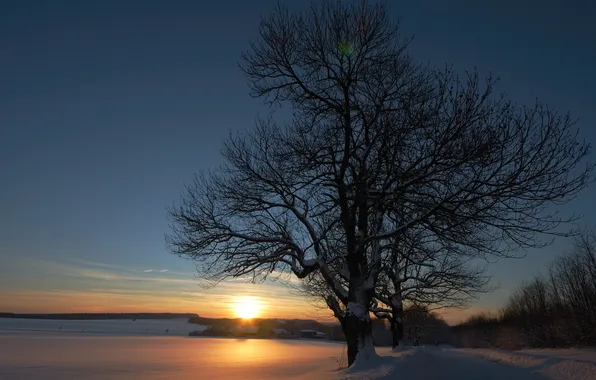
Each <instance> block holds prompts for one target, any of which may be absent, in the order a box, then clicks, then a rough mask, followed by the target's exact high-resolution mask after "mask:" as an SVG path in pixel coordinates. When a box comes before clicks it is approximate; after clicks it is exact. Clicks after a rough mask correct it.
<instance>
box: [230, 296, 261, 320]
mask: <svg viewBox="0 0 596 380" xmlns="http://www.w3.org/2000/svg"><path fill="white" fill-rule="evenodd" d="M261 306H262V305H261V302H259V300H258V299H257V298H255V297H238V298H237V299H236V301H235V302H234V312H235V313H236V316H238V318H242V319H252V318H256V317H258V316H259V312H260V310H261Z"/></svg>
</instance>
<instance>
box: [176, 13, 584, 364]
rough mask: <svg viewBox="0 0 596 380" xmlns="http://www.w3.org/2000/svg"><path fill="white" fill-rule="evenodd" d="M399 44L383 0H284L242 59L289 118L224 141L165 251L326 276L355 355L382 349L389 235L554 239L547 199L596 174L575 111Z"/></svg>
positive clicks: (216, 272) (477, 241) (461, 242)
mask: <svg viewBox="0 0 596 380" xmlns="http://www.w3.org/2000/svg"><path fill="white" fill-rule="evenodd" d="M406 45H407V40H404V39H403V38H400V36H399V33H398V26H397V25H396V24H395V23H393V22H392V21H391V20H390V18H389V15H388V13H387V10H386V8H385V7H384V6H383V5H382V4H374V5H369V4H367V3H366V2H365V1H363V2H359V3H346V2H343V1H329V2H324V3H322V4H321V5H316V6H313V7H312V9H311V10H310V11H308V12H304V13H295V14H292V13H289V12H288V11H287V10H286V9H284V8H283V7H281V6H280V7H279V8H278V9H277V10H276V11H274V12H273V13H272V14H271V15H270V16H269V17H267V18H264V19H263V20H262V22H261V27H260V38H259V40H258V41H257V42H255V43H253V44H251V48H250V50H249V51H248V52H247V53H245V54H244V56H243V63H242V65H241V67H242V69H243V70H244V72H245V73H246V75H247V77H248V79H249V83H250V85H251V88H252V94H253V95H254V96H257V97H263V98H264V99H266V101H267V102H269V103H271V104H278V103H279V104H285V105H287V106H289V107H291V109H292V110H293V115H294V117H293V119H292V121H291V122H290V123H289V124H288V125H286V126H280V125H277V124H276V123H275V122H274V121H273V120H265V121H259V122H258V123H257V125H256V127H255V128H254V129H252V130H250V131H248V132H247V133H245V134H240V135H237V136H232V137H230V138H229V139H228V140H227V142H226V144H225V145H224V149H223V155H224V158H225V164H224V165H223V166H222V167H220V168H218V169H216V170H214V171H211V172H209V173H206V174H202V175H197V176H196V178H195V180H194V181H193V182H192V183H191V184H190V185H188V186H187V187H186V191H185V193H184V194H183V199H182V204H181V205H179V206H178V207H175V208H172V209H171V210H170V216H171V220H172V230H173V232H172V233H171V234H170V235H169V236H168V237H167V242H168V245H169V249H170V250H171V252H173V253H175V254H179V255H183V256H186V257H190V258H192V259H194V260H197V261H198V263H199V265H198V269H199V272H200V274H202V275H203V276H204V277H205V278H209V279H213V280H215V281H220V280H223V279H225V278H228V277H237V276H246V275H251V276H252V278H253V280H255V281H256V280H259V279H263V278H265V277H267V276H268V275H269V274H271V273H272V272H274V271H275V272H279V271H282V272H284V271H286V272H291V273H293V274H294V275H296V276H298V277H299V278H305V277H307V276H309V275H311V274H314V273H315V272H316V273H318V274H319V275H320V276H321V277H322V278H323V279H324V280H325V283H326V284H327V286H328V289H329V292H330V294H331V295H332V296H333V297H335V299H336V300H337V301H338V303H339V304H340V310H342V312H343V316H342V318H343V322H342V325H343V326H344V333H345V335H346V340H347V346H348V363H349V365H352V364H353V363H354V362H355V361H360V360H363V361H364V360H368V359H369V358H371V357H372V356H374V355H375V351H374V347H373V343H372V335H371V319H370V313H369V312H370V307H371V305H372V303H373V299H374V296H375V288H376V284H377V280H378V277H379V275H380V273H381V270H382V265H383V255H384V254H385V252H386V251H387V248H385V246H386V245H387V244H392V239H395V238H398V239H399V238H400V237H401V236H405V235H407V232H408V231H411V230H413V229H423V230H426V231H430V232H432V233H433V234H434V235H435V236H437V237H439V238H440V240H441V241H442V242H445V243H447V242H449V244H451V245H452V246H454V247H455V246H457V247H469V248H471V249H475V250H477V251H478V252H482V253H483V254H487V255H488V254H502V253H503V252H513V251H514V250H515V249H516V248H519V247H528V246H536V245H540V244H545V243H547V242H544V241H542V240H541V239H539V237H538V235H537V233H559V231H558V230H557V227H558V226H559V224H560V223H561V222H565V221H567V220H568V219H565V218H562V217H560V216H559V215H558V214H556V213H553V212H550V211H551V210H550V209H548V208H547V206H549V205H550V204H552V203H558V204H562V203H565V202H566V201H568V200H569V199H571V198H573V196H574V195H575V194H577V192H579V191H580V190H581V189H583V188H584V187H585V185H586V184H587V182H588V179H589V175H588V174H589V172H590V171H591V167H586V168H580V167H578V164H580V163H581V162H582V159H583V158H584V156H586V154H587V153H588V150H589V147H588V146H587V145H586V144H580V143H578V142H577V139H576V136H575V133H574V132H573V131H572V127H573V122H572V120H571V119H570V118H569V117H561V116H559V115H558V114H557V113H556V112H555V111H554V110H551V109H549V108H547V107H544V106H541V105H536V106H535V107H532V108H518V107H516V106H515V105H513V104H512V103H510V102H508V101H506V100H505V99H504V98H503V97H496V98H495V97H494V96H493V95H492V83H493V82H492V80H487V81H486V83H485V84H483V85H481V83H480V81H479V79H478V76H477V75H469V76H468V77H466V78H465V79H464V80H460V79H459V78H458V77H457V76H455V75H454V74H453V73H452V72H451V71H450V70H445V71H437V70H430V69H427V68H425V67H421V66H418V65H415V64H414V63H413V61H412V60H411V59H410V57H409V56H408V55H407V54H406V53H405V48H406ZM390 213H393V214H396V213H399V219H398V221H399V223H394V222H392V221H391V220H390V217H393V216H392V215H390ZM393 219H395V218H393ZM468 231H469V232H470V233H466V232H468ZM338 242H340V243H339V244H338ZM338 247H340V248H341V250H340V249H338Z"/></svg>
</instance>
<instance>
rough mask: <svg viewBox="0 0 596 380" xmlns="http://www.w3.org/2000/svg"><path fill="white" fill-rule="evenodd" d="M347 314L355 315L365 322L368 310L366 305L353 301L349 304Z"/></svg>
mask: <svg viewBox="0 0 596 380" xmlns="http://www.w3.org/2000/svg"><path fill="white" fill-rule="evenodd" d="M347 313H348V314H352V315H355V316H357V317H359V318H361V319H362V320H364V319H365V318H366V317H367V316H368V310H367V309H366V307H365V306H364V305H362V304H359V303H356V302H351V301H350V302H348V306H347Z"/></svg>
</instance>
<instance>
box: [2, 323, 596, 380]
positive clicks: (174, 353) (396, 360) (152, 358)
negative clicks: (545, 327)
mask: <svg viewBox="0 0 596 380" xmlns="http://www.w3.org/2000/svg"><path fill="white" fill-rule="evenodd" d="M34 322H35V323H34ZM40 322H41V323H40ZM50 322H51V323H50ZM58 322H60V321H27V322H26V324H27V323H28V325H27V326H25V327H27V328H26V329H24V328H23V320H20V321H16V320H2V319H0V379H2V380H4V379H7V380H9V379H23V380H30V379H48V380H51V379H92V380H94V379H147V380H157V379H176V380H185V379H193V380H194V379H208V380H224V379H234V380H236V379H242V380H253V379H259V380H272V379H276V380H277V379H293V380H306V379H309V380H323V379H325V380H327V379H330V380H361V379H371V380H372V379H374V380H393V379H400V380H401V379H405V380H416V379H445V380H462V379H465V380H474V379H479V380H480V379H482V380H484V379H488V380H490V379H505V380H518V379H519V380H521V379H523V380H538V379H565V380H567V379H569V380H571V379H573V380H588V379H596V351H589V350H527V351H517V352H507V351H499V350H485V349H482V350H480V349H479V350H472V349H453V348H437V347H419V348H406V349H403V350H402V351H400V352H391V351H390V350H389V349H387V348H378V349H377V352H378V353H379V354H381V355H383V357H381V358H379V359H378V360H375V361H374V362H373V363H370V364H371V365H367V366H357V367H356V368H352V369H349V370H344V371H338V370H337V368H338V362H337V359H336V358H340V357H342V355H345V346H344V345H343V344H337V343H327V342H319V341H305V340H259V339H231V338H227V339H226V338H222V339H218V338H204V337H186V336H181V335H185V334H183V331H185V330H184V329H186V328H188V331H191V330H194V329H196V326H195V325H188V324H186V323H185V322H182V321H178V322H179V323H180V325H176V324H174V323H173V321H172V320H169V321H136V322H134V323H139V322H140V323H139V324H138V325H131V324H128V321H62V325H61V326H57V327H56V325H55V323H58ZM131 322H132V321H131ZM36 323H37V324H36ZM81 324H84V325H85V326H86V327H81V329H83V328H84V329H85V331H84V332H81V331H80V329H79V326H80V325H81ZM166 324H167V325H168V326H167V327H166V326H165V325H166ZM141 325H144V326H146V327H143V328H144V329H150V330H149V331H145V330H142V331H140V333H137V332H135V331H138V330H134V331H132V330H131V329H133V327H134V329H137V328H140V327H139V326H141ZM185 325H188V326H185ZM147 326H148V327H147ZM59 327H62V332H60V331H57V328H59ZM108 327H109V328H108ZM151 327H152V328H151ZM166 328H168V329H169V331H170V332H172V331H176V333H175V334H174V333H169V335H172V336H166V335H167V334H168V333H165V329H166ZM77 329H79V330H77ZM110 329H111V330H110ZM27 330H28V331H27ZM162 330H163V331H162ZM173 335H177V336H173Z"/></svg>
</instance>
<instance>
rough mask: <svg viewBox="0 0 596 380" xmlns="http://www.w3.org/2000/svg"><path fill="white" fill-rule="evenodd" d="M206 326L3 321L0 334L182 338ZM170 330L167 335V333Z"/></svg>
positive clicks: (177, 321) (162, 321)
mask: <svg viewBox="0 0 596 380" xmlns="http://www.w3.org/2000/svg"><path fill="white" fill-rule="evenodd" d="M205 328H206V327H205V326H200V325H195V324H191V323H188V322H187V320H186V319H137V320H136V321H133V320H132V319H106V320H83V321H75V320H69V321H64V320H52V319H20V318H14V319H13V318H0V331H2V330H11V331H45V332H77V333H78V332H85V333H88V334H111V335H167V336H172V335H179V336H187V335H188V333H189V332H191V331H194V330H202V329H205ZM166 330H167V331H166Z"/></svg>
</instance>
